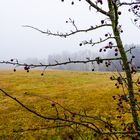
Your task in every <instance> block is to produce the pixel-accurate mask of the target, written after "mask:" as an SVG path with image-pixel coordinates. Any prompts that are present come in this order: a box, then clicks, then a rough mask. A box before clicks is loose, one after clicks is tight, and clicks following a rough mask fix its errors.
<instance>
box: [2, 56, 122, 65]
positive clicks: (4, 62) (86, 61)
mask: <svg viewBox="0 0 140 140" xmlns="http://www.w3.org/2000/svg"><path fill="white" fill-rule="evenodd" d="M100 60H102V61H110V60H121V57H117V58H103V59H101V58H100ZM12 61H13V60H12ZM97 61H99V60H98V59H96V58H95V59H90V58H88V59H87V60H71V59H70V58H69V61H67V62H62V63H60V62H58V61H56V63H54V64H42V63H40V64H26V63H19V62H18V61H16V62H11V61H0V64H11V65H15V66H16V67H17V66H19V67H25V66H28V67H29V68H39V67H45V68H48V67H52V66H59V65H66V64H75V63H77V64H78V63H84V64H86V63H92V62H97Z"/></svg>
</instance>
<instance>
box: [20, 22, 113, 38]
mask: <svg viewBox="0 0 140 140" xmlns="http://www.w3.org/2000/svg"><path fill="white" fill-rule="evenodd" d="M74 25H75V24H74ZM107 26H110V27H111V26H112V25H111V24H102V25H98V26H95V27H93V26H91V27H90V28H88V29H81V30H78V29H77V27H75V26H74V27H75V28H76V30H75V31H71V33H60V32H58V33H53V32H51V31H50V30H47V31H43V30H40V29H38V28H36V27H33V26H29V25H23V27H28V28H32V29H34V30H36V31H39V32H41V33H43V34H46V35H52V36H59V37H64V38H66V37H68V36H71V35H74V34H77V33H81V32H89V31H93V30H96V29H99V28H101V27H107Z"/></svg>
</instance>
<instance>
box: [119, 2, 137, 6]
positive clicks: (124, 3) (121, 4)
mask: <svg viewBox="0 0 140 140" xmlns="http://www.w3.org/2000/svg"><path fill="white" fill-rule="evenodd" d="M136 4H140V2H122V3H120V4H119V6H123V5H128V6H131V5H136Z"/></svg>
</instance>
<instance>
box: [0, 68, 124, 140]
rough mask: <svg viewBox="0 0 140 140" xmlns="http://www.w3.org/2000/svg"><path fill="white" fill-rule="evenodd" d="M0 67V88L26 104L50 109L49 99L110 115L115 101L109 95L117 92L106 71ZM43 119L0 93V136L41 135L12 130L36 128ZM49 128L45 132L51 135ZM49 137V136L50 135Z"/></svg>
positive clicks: (7, 137)
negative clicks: (47, 131) (2, 68)
mask: <svg viewBox="0 0 140 140" xmlns="http://www.w3.org/2000/svg"><path fill="white" fill-rule="evenodd" d="M40 74H41V71H30V72H29V73H26V72H25V71H17V72H13V71H6V70H5V71H0V88H2V89H4V90H5V91H7V92H8V93H9V94H10V95H12V96H14V97H16V98H17V99H19V100H20V101H21V102H22V103H24V104H25V105H27V106H28V107H30V108H32V109H34V110H36V111H38V112H40V113H42V114H44V115H45V114H46V113H49V114H50V115H51V113H53V110H52V107H51V103H50V102H48V101H47V100H46V99H45V98H48V97H49V98H50V99H52V100H54V101H57V102H59V103H60V104H61V105H63V106H65V107H66V108H69V109H70V110H74V111H79V110H86V111H87V113H88V114H89V115H102V116H109V115H114V116H115V117H116V104H115V102H114V101H113V99H112V96H113V95H116V94H118V93H121V92H122V91H121V89H116V88H115V86H114V82H113V81H111V80H110V79H109V77H110V76H111V75H112V73H107V72H76V71H75V72H72V71H53V70H49V71H46V73H45V75H44V76H41V75H40ZM46 124H47V122H45V121H44V120H43V119H40V118H38V117H36V116H35V115H33V114H31V113H29V112H28V111H26V110H25V109H23V108H22V107H21V106H20V105H18V104H17V103H16V102H15V101H13V100H11V99H9V98H8V97H6V96H3V94H1V93H0V139H4V140H5V139H9V140H10V139H11V140H12V139H17V140H19V139H27V140H28V139H31V140H37V139H45V138H43V137H41V136H44V137H45V135H46V131H35V132H32V133H31V132H24V133H14V132H13V130H20V129H28V128H38V127H42V126H45V125H46ZM53 134H54V133H53V132H49V134H47V137H48V135H50V136H51V135H53ZM50 138H52V137H50Z"/></svg>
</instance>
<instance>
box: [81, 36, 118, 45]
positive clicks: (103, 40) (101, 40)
mask: <svg viewBox="0 0 140 140" xmlns="http://www.w3.org/2000/svg"><path fill="white" fill-rule="evenodd" d="M109 39H115V37H107V38H105V39H102V38H100V41H97V42H93V40H92V39H91V40H90V41H83V42H82V44H84V45H87V44H88V45H89V44H90V45H92V46H94V45H97V44H100V43H103V42H105V41H107V40H109Z"/></svg>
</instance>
